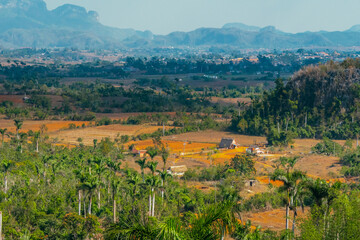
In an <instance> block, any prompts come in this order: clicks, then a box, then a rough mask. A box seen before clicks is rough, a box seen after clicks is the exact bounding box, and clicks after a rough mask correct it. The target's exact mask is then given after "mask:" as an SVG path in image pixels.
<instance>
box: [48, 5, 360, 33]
mask: <svg viewBox="0 0 360 240" xmlns="http://www.w3.org/2000/svg"><path fill="white" fill-rule="evenodd" d="M45 1H46V3H47V4H48V8H49V9H53V8H56V7H57V6H59V5H62V4H65V3H71V4H76V5H80V6H83V7H86V9H87V10H95V11H97V12H98V13H99V14H100V21H101V22H102V23H103V24H105V25H109V26H114V27H120V28H135V29H138V30H151V31H152V32H154V33H156V34H167V33H169V32H172V31H190V30H194V29H196V28H199V27H221V26H222V25H224V24H225V23H229V22H242V23H245V24H248V25H255V26H260V27H263V26H268V25H273V26H276V27H277V28H278V29H280V30H283V31H286V32H304V31H308V30H309V31H318V30H331V31H334V30H345V29H348V28H350V27H351V26H352V25H355V24H360V1H359V0H45Z"/></svg>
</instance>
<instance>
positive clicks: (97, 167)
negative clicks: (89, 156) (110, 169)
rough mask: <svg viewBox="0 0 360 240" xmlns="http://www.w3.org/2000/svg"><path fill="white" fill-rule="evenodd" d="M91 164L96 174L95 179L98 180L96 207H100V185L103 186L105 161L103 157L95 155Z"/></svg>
mask: <svg viewBox="0 0 360 240" xmlns="http://www.w3.org/2000/svg"><path fill="white" fill-rule="evenodd" d="M93 163H94V164H93V166H94V168H93V169H94V172H95V174H96V176H97V180H98V183H99V184H98V188H97V193H98V208H99V209H100V207H101V187H102V186H104V183H103V179H102V176H103V174H104V173H105V171H106V167H105V162H104V159H103V158H101V157H99V158H98V157H95V158H94V161H93Z"/></svg>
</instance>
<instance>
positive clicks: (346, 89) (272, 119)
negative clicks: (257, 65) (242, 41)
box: [232, 59, 360, 142]
mask: <svg viewBox="0 0 360 240" xmlns="http://www.w3.org/2000/svg"><path fill="white" fill-rule="evenodd" d="M359 83H360V60H359V59H347V60H345V61H344V62H342V63H335V62H329V63H326V64H324V65H318V66H309V67H305V68H303V69H302V70H300V71H299V72H297V73H295V74H294V75H293V77H292V78H291V79H289V80H288V81H287V82H286V83H284V81H283V80H282V79H277V80H276V87H275V89H273V90H270V91H265V92H264V94H263V95H261V96H258V97H256V98H255V99H253V101H252V103H251V105H250V106H248V107H246V108H245V109H244V111H243V112H242V113H241V114H240V115H239V116H236V117H234V118H233V121H232V128H233V129H234V130H236V131H238V132H240V133H243V134H253V135H268V136H270V141H272V140H274V141H275V142H276V141H277V140H279V139H282V140H283V139H288V138H290V137H300V138H322V137H329V138H333V139H348V138H356V137H357V136H358V134H359V131H360V128H359V117H360V115H359V103H360V85H359ZM285 142H286V141H285Z"/></svg>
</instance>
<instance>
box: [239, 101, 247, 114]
mask: <svg viewBox="0 0 360 240" xmlns="http://www.w3.org/2000/svg"><path fill="white" fill-rule="evenodd" d="M237 105H238V107H239V117H240V115H241V109H242V108H244V107H245V106H246V103H245V102H240V101H238V102H237Z"/></svg>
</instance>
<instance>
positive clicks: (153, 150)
mask: <svg viewBox="0 0 360 240" xmlns="http://www.w3.org/2000/svg"><path fill="white" fill-rule="evenodd" d="M146 153H147V154H148V155H149V156H150V158H151V161H153V160H154V158H155V157H156V156H157V155H158V154H159V149H158V148H156V147H147V148H146Z"/></svg>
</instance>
